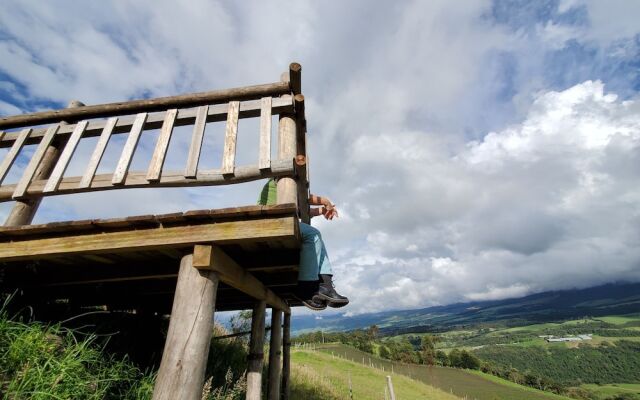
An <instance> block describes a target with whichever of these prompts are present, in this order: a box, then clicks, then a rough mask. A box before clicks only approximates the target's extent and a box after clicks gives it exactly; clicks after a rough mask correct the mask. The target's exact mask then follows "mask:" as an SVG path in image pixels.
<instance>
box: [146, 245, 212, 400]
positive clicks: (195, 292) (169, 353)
mask: <svg viewBox="0 0 640 400" xmlns="http://www.w3.org/2000/svg"><path fill="white" fill-rule="evenodd" d="M192 261H193V257H192V256H191V255H187V256H184V257H183V258H182V261H181V262H180V272H179V274H178V283H177V285H176V292H175V295H174V297H173V307H172V309H171V319H170V321H169V330H168V331H167V339H166V341H165V345H164V351H163V352H162V361H161V363H160V369H159V370H158V376H157V378H156V384H155V387H154V389H153V400H174V399H184V400H200V399H201V398H202V387H203V385H204V373H205V369H206V366H207V357H208V355H209V345H210V343H211V329H212V328H213V314H214V309H215V305H216V292H217V288H218V277H217V276H216V273H215V272H213V271H199V270H197V269H195V268H193V265H192Z"/></svg>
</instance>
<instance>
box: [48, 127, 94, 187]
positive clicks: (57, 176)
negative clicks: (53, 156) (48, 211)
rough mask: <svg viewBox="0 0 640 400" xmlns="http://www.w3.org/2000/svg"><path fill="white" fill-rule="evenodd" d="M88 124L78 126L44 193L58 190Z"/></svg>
mask: <svg viewBox="0 0 640 400" xmlns="http://www.w3.org/2000/svg"><path fill="white" fill-rule="evenodd" d="M87 124H88V122H87V121H82V122H80V123H78V124H77V125H76V127H75V129H74V130H73V133H72V134H71V137H70V138H69V140H68V141H67V143H66V144H65V146H64V150H62V153H61V154H60V157H59V158H58V161H57V162H56V165H55V167H54V168H53V171H52V172H51V175H50V176H49V180H48V181H47V184H46V185H44V189H42V192H43V193H49V192H53V191H54V190H56V189H57V188H58V185H59V184H60V181H61V180H62V175H64V172H65V171H66V170H67V167H68V166H69V161H71V157H73V154H74V153H75V152H76V149H77V148H78V143H80V138H82V134H83V133H84V130H85V129H86V128H87Z"/></svg>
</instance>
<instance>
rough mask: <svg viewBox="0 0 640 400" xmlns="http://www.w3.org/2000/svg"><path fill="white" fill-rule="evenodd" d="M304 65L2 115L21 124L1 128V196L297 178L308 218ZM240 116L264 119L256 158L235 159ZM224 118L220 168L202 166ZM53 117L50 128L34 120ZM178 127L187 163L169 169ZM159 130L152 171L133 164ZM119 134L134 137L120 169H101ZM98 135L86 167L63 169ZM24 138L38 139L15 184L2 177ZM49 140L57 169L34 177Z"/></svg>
mask: <svg viewBox="0 0 640 400" xmlns="http://www.w3.org/2000/svg"><path fill="white" fill-rule="evenodd" d="M299 72H300V68H299V65H298V64H292V66H291V67H290V72H289V73H288V74H286V75H285V77H284V78H283V81H282V82H278V83H273V84H267V85H258V86H251V87H246V88H237V89H227V90H221V91H214V92H206V93H196V94H190V95H182V96H173V97H165V98H159V99H151V100H137V101H131V102H126V103H112V104H104V105H97V106H82V107H76V108H67V109H63V110H58V111H48V112H41V113H34V114H26V115H18V116H14V117H6V118H1V119H0V129H7V128H14V129H15V128H22V129H19V130H15V131H10V132H5V131H0V148H3V147H4V148H6V147H10V149H9V151H8V153H7V154H6V156H5V158H4V160H3V161H2V163H1V164H0V202H5V201H11V200H25V199H29V198H39V197H46V196H54V195H62V194H72V193H82V192H91V191H101V190H113V189H123V188H141V187H188V186H211V185H226V184H233V183H238V182H246V181H251V180H256V179H263V178H277V177H290V178H295V179H296V181H297V182H296V186H299V188H298V190H296V193H297V194H300V196H296V197H299V198H297V199H295V200H297V201H298V203H299V206H300V215H301V216H302V217H303V219H308V202H307V199H308V196H307V195H308V191H307V188H308V176H307V171H306V145H305V142H306V140H305V139H306V138H305V136H306V123H305V119H304V97H303V96H302V94H300V93H299V92H298V93H296V91H299V86H300V85H299V82H298V83H296V80H298V81H299V78H300V77H299ZM290 77H292V78H293V79H291V78H290ZM292 81H293V82H292ZM296 87H297V89H298V90H296ZM274 115H279V116H280V125H279V135H278V140H279V142H280V145H279V147H278V157H277V158H276V159H273V160H272V159H271V147H272V143H271V136H272V135H271V118H272V116H274ZM242 118H259V119H260V124H259V126H260V134H259V154H258V157H257V158H258V159H257V163H255V164H253V165H236V143H237V135H238V120H239V119H242ZM283 119H284V120H285V121H283ZM286 119H289V120H290V121H286ZM225 120H226V128H225V137H224V148H223V153H222V165H221V166H220V168H216V169H202V168H199V160H200V154H201V152H202V144H203V139H204V135H205V129H206V126H207V123H209V122H216V121H225ZM69 121H73V122H69ZM291 121H293V124H294V125H295V130H294V135H293V137H290V138H287V137H286V136H287V133H289V136H291V135H290V132H287V130H289V131H290V130H291V129H290V127H287V126H286V125H287V124H289V125H291ZM52 122H54V123H53V124H51V125H50V126H48V127H32V126H33V125H36V124H43V123H52ZM178 126H192V127H193V130H192V135H191V143H190V147H189V153H188V157H187V161H186V165H185V166H184V169H183V170H179V171H165V170H164V168H163V167H164V163H165V159H166V155H167V150H168V148H169V143H170V142H171V138H172V134H173V130H174V128H175V127H178ZM155 129H160V134H159V136H158V139H157V142H156V145H155V149H154V151H153V154H152V157H151V161H150V163H149V165H148V168H147V170H146V171H131V170H130V167H131V161H132V159H133V156H134V153H135V152H136V149H137V146H138V143H139V141H140V138H141V136H142V134H144V132H146V131H150V130H155ZM116 134H127V135H128V136H127V140H126V143H125V145H124V148H123V149H122V152H121V154H120V156H119V160H118V163H117V165H116V167H115V170H114V171H113V172H112V173H108V174H96V171H97V169H98V165H99V164H100V161H101V160H102V159H103V156H104V154H105V150H106V149H107V144H108V143H109V140H110V138H111V137H112V136H113V135H116ZM96 136H97V137H99V138H98V141H97V143H96V145H95V148H94V149H93V152H92V154H91V157H90V159H89V161H88V163H87V165H86V168H85V170H84V173H83V174H82V175H81V176H71V177H67V176H65V171H66V170H67V167H68V166H69V163H70V161H71V159H72V157H73V156H74V153H75V152H76V149H77V148H78V145H79V143H80V141H81V139H83V138H88V137H96ZM26 144H37V147H36V150H35V152H33V154H32V155H31V157H30V159H29V161H28V163H27V166H26V168H25V169H24V171H23V173H22V176H21V178H20V179H19V180H18V182H17V183H15V184H3V181H4V179H5V178H6V176H7V174H8V173H9V171H10V169H11V168H12V166H14V165H15V164H16V160H18V158H19V157H25V155H24V154H23V153H24V152H22V151H21V150H23V148H24V146H25V145H26ZM51 146H57V148H58V157H57V159H55V160H53V163H54V164H53V165H52V166H50V168H49V169H50V171H51V172H50V174H48V176H46V177H45V178H43V177H36V172H37V170H38V169H39V168H40V169H42V167H43V163H46V162H51V160H49V159H47V149H49V148H50V147H51ZM290 200H292V198H291V196H289V201H290Z"/></svg>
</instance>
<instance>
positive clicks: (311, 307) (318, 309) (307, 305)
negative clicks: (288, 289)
mask: <svg viewBox="0 0 640 400" xmlns="http://www.w3.org/2000/svg"><path fill="white" fill-rule="evenodd" d="M302 304H303V305H304V306H305V307H307V308H308V309H309V310H313V311H322V310H326V309H327V306H324V307H313V306H311V305H309V304H307V303H305V302H304V301H303V302H302Z"/></svg>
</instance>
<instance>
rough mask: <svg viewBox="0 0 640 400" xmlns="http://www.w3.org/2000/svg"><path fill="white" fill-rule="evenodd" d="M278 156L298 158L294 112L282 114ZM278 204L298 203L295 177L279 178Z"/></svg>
mask: <svg viewBox="0 0 640 400" xmlns="http://www.w3.org/2000/svg"><path fill="white" fill-rule="evenodd" d="M278 158H279V159H290V160H293V159H295V158H296V120H295V118H294V115H293V114H280V121H279V124H278ZM277 187H278V204H280V203H281V202H282V203H297V195H296V192H297V188H296V181H295V180H294V179H293V178H280V179H279V180H278V186H277Z"/></svg>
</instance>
